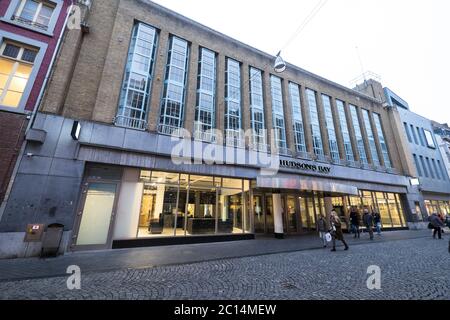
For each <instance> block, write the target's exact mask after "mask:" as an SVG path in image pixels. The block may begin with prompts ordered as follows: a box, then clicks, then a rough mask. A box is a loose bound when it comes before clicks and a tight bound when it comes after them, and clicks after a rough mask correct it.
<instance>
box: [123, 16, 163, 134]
mask: <svg viewBox="0 0 450 320" xmlns="http://www.w3.org/2000/svg"><path fill="white" fill-rule="evenodd" d="M156 42H157V32H156V29H155V28H153V27H151V26H148V25H145V24H143V23H137V24H136V25H135V26H134V29H133V36H132V39H131V43H130V49H129V51H128V62H127V65H126V68H125V77H124V81H123V84H122V90H121V93H120V99H119V109H118V112H117V116H116V119H115V125H117V126H121V127H127V128H134V129H139V130H145V129H146V128H147V113H148V102H149V99H150V88H151V83H152V78H153V65H154V60H155V52H156Z"/></svg>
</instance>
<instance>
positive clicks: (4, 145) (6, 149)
mask: <svg viewBox="0 0 450 320" xmlns="http://www.w3.org/2000/svg"><path fill="white" fill-rule="evenodd" d="M27 123H28V120H27V119H26V116H24V115H20V114H14V113H8V112H0V203H1V202H2V201H3V198H4V196H5V193H6V189H7V188H8V183H9V179H10V178H11V174H12V171H13V169H14V165H15V163H16V161H17V156H18V154H19V152H20V148H21V146H22V142H23V140H24V135H25V130H26V127H27Z"/></svg>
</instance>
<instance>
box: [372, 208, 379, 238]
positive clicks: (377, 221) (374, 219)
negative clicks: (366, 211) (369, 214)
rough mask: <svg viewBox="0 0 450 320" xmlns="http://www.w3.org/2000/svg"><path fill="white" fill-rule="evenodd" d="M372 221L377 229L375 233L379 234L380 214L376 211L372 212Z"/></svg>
mask: <svg viewBox="0 0 450 320" xmlns="http://www.w3.org/2000/svg"><path fill="white" fill-rule="evenodd" d="M373 223H374V224H375V228H376V229H377V234H378V235H379V236H381V215H380V213H379V212H378V211H374V212H373Z"/></svg>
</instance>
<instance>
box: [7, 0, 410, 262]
mask: <svg viewBox="0 0 450 320" xmlns="http://www.w3.org/2000/svg"><path fill="white" fill-rule="evenodd" d="M84 24H85V25H89V26H90V27H89V30H90V32H89V33H79V32H76V31H72V30H71V31H69V32H68V34H67V38H66V41H65V42H64V45H63V46H62V48H61V54H60V56H59V59H58V60H57V62H56V64H55V69H54V72H53V74H52V77H51V78H50V81H49V85H48V88H47V90H46V93H45V96H44V99H43V103H42V105H41V108H40V110H39V113H38V115H37V117H36V121H35V122H34V125H33V128H32V130H33V132H36V134H37V133H41V134H42V135H44V136H45V138H44V139H42V140H41V141H29V142H28V143H27V145H26V150H25V154H24V156H23V157H22V159H21V162H20V166H19V168H18V172H17V176H16V179H15V182H14V185H13V188H12V191H11V197H10V199H9V201H8V203H7V205H6V209H5V212H4V214H3V216H2V218H1V222H0V232H1V233H0V237H3V239H5V238H8V239H11V241H10V245H9V247H8V248H3V249H2V250H3V251H2V252H3V255H4V256H7V255H8V254H9V255H10V256H11V255H14V254H16V255H17V252H19V251H21V250H22V251H23V243H22V238H23V232H24V230H25V228H26V225H27V224H28V223H36V224H37V223H41V224H49V223H55V222H57V223H61V224H63V225H64V227H65V229H64V230H65V233H64V240H63V245H62V247H63V250H64V251H66V250H87V249H105V248H124V247H132V246H147V245H154V244H165V243H186V242H199V241H222V240H233V239H252V238H253V237H254V235H255V234H258V233H271V234H273V233H275V234H276V235H277V236H280V237H281V236H283V235H290V234H298V233H302V232H309V231H311V230H314V229H315V222H316V219H317V218H318V216H319V215H324V216H326V215H328V214H329V212H330V211H331V210H332V209H333V208H334V209H335V210H337V211H338V212H339V214H340V215H341V216H342V218H343V219H344V221H348V215H349V210H350V208H351V207H355V208H357V209H359V210H362V209H363V208H368V209H369V210H376V211H379V212H380V213H381V216H382V223H383V228H385V229H386V230H390V229H391V230H392V229H398V228H407V227H408V223H409V222H412V221H414V217H413V215H412V214H411V208H410V207H409V203H408V201H407V192H408V188H409V185H410V181H409V178H408V177H409V176H411V171H413V172H414V170H415V169H414V167H413V164H412V163H411V161H410V159H409V158H407V157H406V156H404V155H403V154H402V153H401V151H400V150H401V149H400V148H399V145H398V143H397V141H396V137H397V135H398V134H397V132H398V130H399V128H398V126H397V122H396V121H393V120H392V118H393V117H392V115H391V114H392V113H393V112H394V111H392V110H388V109H386V108H383V106H382V103H381V102H380V101H379V100H377V99H374V98H371V97H370V96H368V95H366V94H362V93H359V92H356V91H354V90H351V89H349V88H346V87H344V86H341V85H338V84H336V83H333V82H331V81H329V80H326V79H324V78H322V77H320V76H317V75H314V74H312V73H310V72H308V71H306V70H303V69H301V68H299V67H296V66H294V65H290V64H288V66H287V68H286V71H284V72H283V73H276V72H275V71H274V69H273V61H274V58H275V57H274V56H272V55H269V54H266V53H264V52H261V51H259V50H257V49H255V48H252V47H250V46H248V45H245V44H243V43H241V42H238V41H236V40H234V39H232V38H230V37H227V36H225V35H223V34H221V33H219V32H217V31H214V30H212V29H210V28H208V27H205V26H203V25H201V24H199V23H197V22H195V21H192V20H190V19H188V18H186V17H184V16H181V15H179V14H177V13H175V12H173V11H170V10H168V9H166V8H164V7H161V6H159V5H157V4H154V3H152V2H151V1H143V0H108V1H106V0H96V1H93V2H92V6H91V8H90V10H89V11H86V16H85V21H84ZM397 117H398V115H397ZM25 190H28V191H27V193H26V194H25V192H24V191H25ZM1 243H3V241H2V242H1ZM38 249H39V244H33V245H32V246H31V247H29V248H28V253H27V254H32V253H33V252H36V250H38Z"/></svg>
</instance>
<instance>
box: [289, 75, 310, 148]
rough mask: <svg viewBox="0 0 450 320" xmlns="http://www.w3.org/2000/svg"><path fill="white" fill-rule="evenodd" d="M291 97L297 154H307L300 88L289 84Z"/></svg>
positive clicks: (294, 84)
mask: <svg viewBox="0 0 450 320" xmlns="http://www.w3.org/2000/svg"><path fill="white" fill-rule="evenodd" d="M289 96H290V98H291V105H292V122H293V126H294V138H295V146H296V150H297V152H300V153H306V143H305V129H304V126H303V115H302V103H301V100H300V87H299V85H298V84H296V83H293V82H289Z"/></svg>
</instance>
